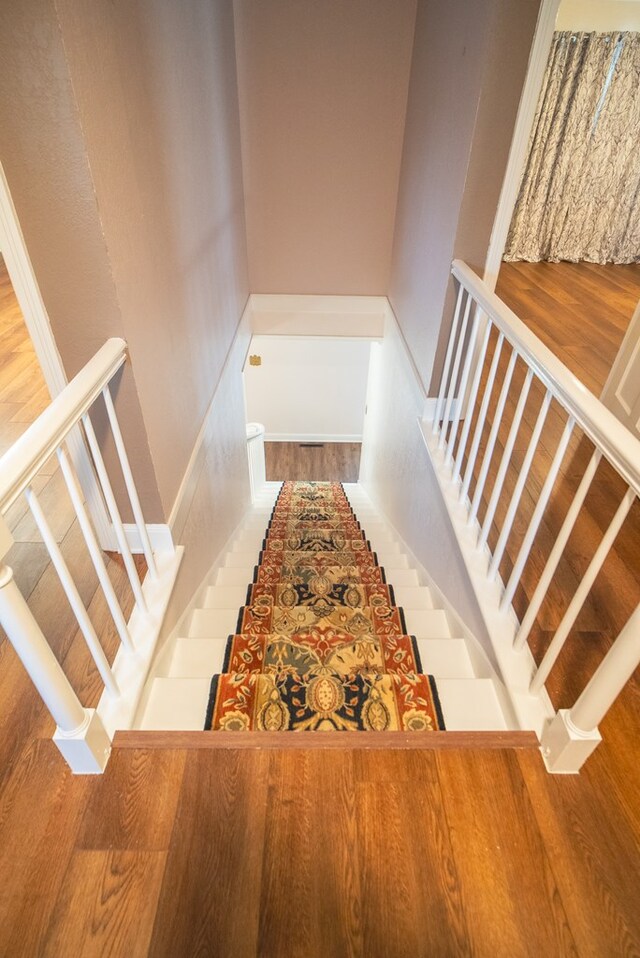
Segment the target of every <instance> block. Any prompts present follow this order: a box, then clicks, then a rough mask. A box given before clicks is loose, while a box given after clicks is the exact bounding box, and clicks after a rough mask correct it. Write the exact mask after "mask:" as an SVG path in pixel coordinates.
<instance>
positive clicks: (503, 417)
mask: <svg viewBox="0 0 640 958" xmlns="http://www.w3.org/2000/svg"><path fill="white" fill-rule="evenodd" d="M452 273H453V276H454V277H455V279H456V280H457V282H458V293H457V299H456V308H455V314H454V319H453V324H452V329H451V334H450V339H449V342H448V344H447V350H446V358H445V365H444V370H443V374H442V379H441V386H440V390H439V395H438V400H437V403H436V412H435V416H434V420H433V422H432V423H430V424H424V429H425V430H427V431H425V439H426V441H427V447H428V449H429V451H430V454H431V456H432V459H433V463H434V466H435V468H436V471H437V473H438V476H439V478H440V482H441V487H442V490H443V494H444V499H445V502H446V504H447V508H448V509H449V511H450V516H451V519H452V522H453V525H454V529H455V530H456V535H457V537H458V542H459V543H460V548H461V551H462V554H463V557H464V558H465V561H466V562H467V567H468V569H469V576H470V579H471V581H472V583H473V586H474V589H475V592H476V596H477V598H478V601H479V604H480V607H481V609H482V611H483V613H484V619H485V622H486V623H487V628H488V631H489V633H490V634H491V638H492V641H493V646H494V651H495V652H496V657H497V660H498V664H499V666H500V669H501V672H502V676H503V678H504V680H505V684H506V687H507V689H508V690H509V692H510V695H511V699H512V704H513V705H514V710H515V712H516V714H518V715H519V716H520V717H523V716H526V715H529V716H533V717H534V718H533V719H532V724H531V725H526V719H524V722H525V724H523V727H535V728H536V730H537V731H538V732H539V734H540V736H541V741H542V752H543V755H544V758H545V762H546V763H547V767H548V768H549V769H550V770H551V771H554V772H576V771H578V769H579V768H580V765H581V764H582V763H583V762H584V761H585V759H586V758H587V757H588V755H589V754H590V753H591V752H592V751H593V749H594V748H595V746H596V745H597V743H598V742H599V741H600V735H599V732H598V729H597V725H598V723H599V722H600V720H601V719H602V718H603V716H604V715H605V714H606V711H607V710H608V708H609V707H610V706H611V704H612V702H613V701H614V699H615V697H616V695H617V694H618V693H619V692H620V690H621V689H622V688H623V686H624V684H625V683H626V682H627V681H628V680H629V678H630V677H631V674H632V673H633V671H634V669H635V668H636V667H637V666H638V665H639V664H640V606H639V607H638V609H637V610H636V612H635V613H634V614H633V615H632V616H631V618H630V620H629V622H628V623H627V625H626V626H625V628H624V629H623V631H622V633H621V634H620V635H619V636H618V638H617V639H616V641H615V642H614V643H613V646H612V648H611V650H610V651H609V652H608V654H607V655H606V657H605V658H604V660H603V662H602V663H601V665H600V667H599V668H598V669H597V670H596V672H595V673H594V675H593V676H592V678H591V680H590V681H589V683H588V685H587V687H586V688H585V690H584V692H583V693H582V695H581V696H580V697H579V699H578V701H577V702H576V703H575V705H574V706H573V708H572V709H560V711H559V712H558V713H557V714H555V712H554V710H553V709H552V707H551V703H550V700H549V698H548V696H547V695H546V692H545V688H544V684H545V682H546V681H547V679H548V677H549V675H550V673H551V671H552V669H553V667H554V664H555V663H556V661H557V658H558V655H559V653H560V651H561V649H562V648H563V646H564V644H565V642H567V641H570V635H571V630H572V628H573V626H574V624H575V621H576V619H577V616H578V614H579V612H580V609H581V608H582V606H583V605H584V602H585V601H586V599H587V597H588V595H589V593H590V591H591V589H592V587H593V585H594V583H595V580H596V578H597V576H598V573H599V572H600V570H601V568H602V566H603V564H604V562H605V560H606V557H607V555H608V553H609V551H610V549H611V547H612V545H613V543H614V541H615V539H616V536H617V535H618V533H619V532H620V530H621V528H622V527H623V525H624V523H625V520H626V519H627V517H628V515H629V511H630V509H631V507H632V505H633V503H634V502H635V500H636V497H637V496H638V495H640V441H638V439H637V438H636V437H635V436H633V435H632V434H631V433H630V432H629V431H628V430H627V429H626V428H625V427H624V426H623V425H622V424H621V423H620V422H619V421H618V420H617V419H616V418H615V417H614V416H613V415H612V414H611V413H610V411H609V410H608V409H606V408H605V406H604V405H603V404H602V403H601V402H600V400H599V399H597V398H596V397H595V396H594V395H593V394H592V393H590V392H589V391H588V390H587V388H586V387H585V386H584V384H583V383H581V382H580V381H579V380H578V379H577V378H576V377H575V376H574V375H573V374H572V373H571V372H570V371H569V370H568V369H567V368H566V367H565V366H564V365H563V363H562V362H561V361H560V360H559V359H558V357H557V356H555V355H554V354H553V353H552V352H551V351H550V350H549V349H548V348H547V347H546V346H545V345H544V344H543V343H542V342H541V341H540V340H539V339H538V337H537V336H535V335H534V334H533V333H532V332H531V330H530V329H528V328H527V327H526V326H525V325H524V323H523V322H522V321H521V320H520V319H519V318H518V317H517V316H516V315H515V313H513V312H512V310H510V309H509V308H508V307H507V306H506V305H505V304H504V303H502V302H501V300H500V299H498V297H497V296H496V295H495V294H494V293H493V292H492V291H491V290H489V288H488V287H486V286H485V285H484V283H483V282H482V281H481V280H480V279H479V278H478V276H477V275H476V274H475V273H474V272H473V271H472V270H470V269H469V268H468V267H467V266H466V265H465V264H464V263H462V262H460V261H459V260H456V261H455V262H454V263H453V266H452ZM463 306H464V308H463ZM472 313H473V315H474V323H473V326H472V329H471V332H470V333H469V332H468V320H469V316H470V315H471V314H472ZM492 334H493V336H492ZM492 341H493V342H494V343H495V345H494V347H493V353H492V355H491V357H490V359H489V343H490V342H492ZM505 344H507V346H508V348H509V349H510V353H509V355H508V358H507V357H505V356H504V355H503V352H504V350H503V347H504V345H505ZM501 360H502V366H501ZM516 364H523V365H524V366H525V369H526V372H525V377H524V381H523V385H522V386H521V388H520V391H519V393H515V391H514V382H513V376H514V371H515V369H516ZM500 369H504V373H503V374H502V376H503V378H502V382H501V384H500V386H499V391H498V396H497V398H495V397H494V391H495V389H496V383H497V380H498V377H499V371H500ZM483 381H484V386H482V383H483ZM534 384H535V385H536V386H537V387H538V388H537V390H535V389H534V388H533V386H534ZM481 387H482V398H481V401H480V407H479V409H477V406H476V404H477V402H478V397H479V395H480V393H481ZM540 387H541V388H540ZM541 389H542V399H541V401H540V404H539V407H538V408H537V411H535V412H534V411H533V410H531V409H530V408H529V407H530V405H531V404H532V403H533V398H532V397H533V396H534V395H540V393H541ZM552 406H554V407H555V413H557V414H558V415H559V417H560V421H563V422H564V426H563V431H562V434H561V436H560V438H559V440H557V439H556V441H555V443H554V442H553V440H551V446H550V440H549V438H548V437H547V439H545V440H544V445H545V455H548V454H550V455H551V463H550V465H548V466H546V467H545V475H544V481H543V483H542V487H541V489H540V491H539V493H538V495H537V501H535V504H534V508H533V512H532V514H531V516H530V518H529V519H528V522H527V523H526V526H524V527H523V524H522V521H520V522H519V523H517V526H518V528H519V529H524V531H523V533H522V541H521V543H520V545H519V548H517V549H515V561H514V563H513V567H512V568H511V571H510V575H509V577H508V580H507V582H506V583H503V582H502V580H501V578H500V568H501V563H502V561H503V559H504V556H505V550H506V549H507V546H508V544H509V541H510V537H511V536H512V535H513V532H514V528H515V527H516V519H518V517H520V519H521V520H522V516H521V512H522V509H523V493H524V490H525V488H526V486H527V480H528V479H529V478H530V476H531V473H532V467H533V465H534V462H535V461H536V457H537V456H539V455H541V454H542V451H541V442H542V437H543V432H544V430H545V426H546V424H547V423H548V422H549V412H550V410H551V408H552ZM452 410H456V413H455V417H454V420H453V424H452V425H451V426H450V418H451V412H452ZM507 410H509V413H508V414H507ZM558 415H556V416H555V421H556V422H557V421H558ZM461 420H463V426H462V431H461V432H460V437H459V438H458V433H459V431H460V430H459V426H460V422H461ZM472 420H473V421H475V429H474V432H473V438H472V441H471V445H470V447H469V448H467V445H468V441H469V438H470V436H471V428H472ZM507 420H508V421H507ZM529 421H531V422H533V427H532V429H531V434H530V436H529V438H528V440H527V443H526V449H525V453H524V458H523V460H522V463H521V464H519V463H517V462H516V461H514V451H515V449H516V448H522V444H517V440H518V438H519V436H520V435H521V432H522V429H523V423H525V422H529ZM429 430H430V435H429ZM503 434H504V435H506V438H505V439H504V440H501V439H500V438H499V437H501V436H502V435H503ZM579 434H582V436H583V437H586V438H587V440H589V441H590V442H591V443H592V444H593V447H594V451H593V454H592V456H591V459H590V461H589V464H588V465H587V467H586V469H585V471H584V473H583V475H582V477H581V480H580V483H579V485H578V488H577V489H576V491H575V492H574V493H573V494H572V499H571V502H570V504H569V507H568V509H567V512H566V515H565V518H564V520H563V522H562V523H561V527H560V531H559V533H558V534H557V537H556V540H555V542H554V544H553V545H552V547H551V550H550V553H549V555H548V558H547V559H546V564H545V566H544V569H543V571H542V574H541V575H540V578H539V581H538V583H537V586H536V588H535V591H534V593H533V596H532V599H531V601H530V603H529V605H528V607H527V609H526V611H525V614H524V616H523V619H522V624H521V625H520V624H519V623H518V621H517V617H516V614H515V611H514V609H513V607H512V604H511V603H512V600H513V597H514V595H515V593H516V590H517V589H518V586H519V585H520V583H521V581H522V577H523V574H524V572H525V568H526V567H527V565H528V561H529V558H530V555H531V551H532V549H533V546H534V543H535V541H536V537H537V535H538V532H539V530H540V527H541V525H542V522H543V521H544V520H545V516H546V515H547V512H548V509H549V507H550V503H551V502H552V501H553V493H554V488H555V486H556V483H557V482H558V480H559V475H560V472H561V469H562V465H563V462H564V460H565V457H566V456H567V453H568V450H569V448H570V444H571V440H572V437H574V436H576V435H579ZM481 448H482V449H483V450H484V452H483V456H482V461H481V463H480V465H479V468H478V469H477V471H476V467H477V463H478V454H479V452H480V450H481ZM497 451H499V457H498V456H497ZM465 457H466V462H465ZM602 459H606V460H607V461H608V462H609V463H610V464H611V465H612V466H613V468H614V469H615V470H616V472H617V473H618V474H619V476H620V477H621V478H622V480H623V481H624V483H625V484H626V487H627V491H626V493H625V495H624V497H623V499H622V501H621V502H620V505H619V507H618V510H617V512H616V514H615V516H614V517H613V519H612V520H611V523H610V525H609V527H608V529H607V530H606V531H605V533H604V535H603V537H602V540H601V542H600V543H599V545H598V546H597V548H596V549H595V552H594V555H593V557H592V558H591V561H590V562H589V564H588V567H587V569H586V571H585V572H584V574H583V575H582V577H581V579H580V582H579V584H578V586H577V588H576V590H575V592H574V594H573V595H570V596H567V597H566V599H567V606H566V611H565V613H564V615H563V617H562V621H561V623H560V625H559V626H558V628H557V629H556V631H555V634H554V636H553V638H552V639H551V642H550V644H549V646H548V648H547V650H546V652H545V654H544V656H543V658H542V661H541V663H540V666H539V667H538V668H536V666H535V663H534V660H533V657H532V655H531V653H530V652H529V651H528V647H527V640H528V638H529V635H530V633H531V629H532V627H533V626H534V624H535V622H536V618H537V616H538V614H539V612H540V609H541V607H542V603H543V602H544V599H545V597H546V596H547V593H548V590H549V588H550V586H551V583H552V581H553V578H554V576H555V573H556V570H557V568H558V565H559V563H560V561H561V559H562V556H563V555H564V553H565V550H566V547H567V543H568V541H569V537H570V535H571V533H572V531H573V529H574V527H575V525H576V522H577V520H578V517H579V515H580V513H581V510H582V508H583V506H584V503H585V500H586V497H587V495H588V493H589V490H590V488H591V486H592V483H593V481H594V478H595V476H596V472H597V470H598V467H599V464H600V462H601V460H602ZM545 462H546V460H545ZM492 467H493V468H492ZM509 470H511V471H512V475H514V479H513V483H512V485H513V490H512V492H511V495H510V498H509V499H508V503H507V507H506V512H505V514H504V517H502V512H501V510H500V509H499V504H500V501H501V498H502V496H503V494H504V491H505V485H506V482H505V480H506V478H507V475H508V474H509ZM490 476H493V477H494V478H493V479H492V481H491V488H489V485H490V482H489V477H490ZM471 490H473V494H472V498H471V499H470V498H469V497H470V496H471ZM483 502H486V508H485V511H484V514H483V516H482V525H481V526H480V524H479V519H478V516H479V513H480V511H481V508H482V503H483ZM492 529H495V530H496V532H497V539H496V545H495V549H494V552H493V554H491V551H490V549H489V540H490V534H491V531H492ZM554 715H555V717H553V716H554Z"/></svg>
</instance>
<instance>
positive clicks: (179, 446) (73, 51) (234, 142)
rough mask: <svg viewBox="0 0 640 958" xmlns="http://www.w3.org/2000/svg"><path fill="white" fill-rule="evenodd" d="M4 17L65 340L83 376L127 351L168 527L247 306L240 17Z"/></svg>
mask: <svg viewBox="0 0 640 958" xmlns="http://www.w3.org/2000/svg"><path fill="white" fill-rule="evenodd" d="M0 18H1V22H0V45H1V46H0V49H1V51H2V62H3V72H4V71H5V70H6V71H7V72H6V76H4V77H3V85H2V91H1V93H0V137H1V138H2V139H1V141H0V142H1V143H2V160H3V163H4V164H5V168H6V173H7V178H8V181H9V186H10V189H11V191H12V195H13V197H14V201H15V204H16V207H17V211H18V215H19V218H20V220H21V223H22V225H23V229H24V232H25V236H26V240H27V245H28V248H29V251H30V253H31V256H32V259H33V262H34V268H35V272H36V275H37V278H38V280H39V283H40V286H41V288H42V293H43V297H44V300H45V305H46V307H47V309H48V311H49V314H50V317H51V322H52V327H53V330H54V334H55V337H56V341H57V343H58V346H59V349H60V352H61V355H62V358H63V361H64V363H65V367H66V368H67V371H68V372H69V373H70V374H72V373H73V372H75V371H76V369H77V368H78V367H79V366H80V365H81V364H82V363H83V362H85V361H86V360H87V359H88V358H89V356H90V355H91V354H92V353H93V352H94V351H95V350H96V349H97V348H98V346H100V345H101V343H102V342H103V341H104V339H105V338H106V337H107V336H109V335H121V336H124V338H125V339H126V340H127V342H128V343H129V348H130V355H131V359H132V370H131V368H130V369H129V370H128V371H127V373H126V375H125V377H124V381H123V383H122V386H121V392H122V393H123V395H120V396H119V397H118V398H119V403H118V406H119V410H120V412H121V415H122V417H123V424H124V427H125V433H126V437H127V438H128V440H129V444H130V447H131V449H132V453H133V455H132V458H133V460H134V463H133V465H134V471H135V473H136V476H137V478H138V479H139V480H140V479H142V484H143V497H142V498H143V504H144V505H145V507H146V511H147V514H148V515H149V517H150V518H151V519H155V520H156V521H162V520H163V519H166V518H167V516H168V515H169V512H170V510H171V508H172V506H173V504H174V500H175V497H176V494H177V493H178V489H179V486H180V482H181V480H182V478H183V476H184V473H185V470H186V468H187V465H188V462H189V457H190V455H191V453H192V450H193V447H194V443H195V441H196V437H197V435H198V432H199V429H200V427H201V425H202V422H203V418H204V416H205V412H206V410H207V408H208V405H209V403H210V401H211V398H212V396H213V393H214V389H215V386H216V384H217V382H218V380H219V377H220V374H221V371H222V367H223V363H224V361H225V357H226V356H227V353H228V350H229V348H230V345H231V342H232V340H233V336H234V333H235V331H236V328H237V326H238V323H239V320H240V316H241V314H242V310H243V307H244V305H245V302H246V300H247V296H248V279H247V264H246V236H245V229H244V212H243V195H242V173H241V160H240V132H239V117H238V101H237V85H236V71H235V45H234V27H233V10H232V5H231V3H230V2H227V0H211V2H207V3H202V2H200V0H185V2H181V3H180V4H177V3H175V2H174V0H137V2H136V3H130V2H127V0H115V2H110V0H93V2H92V3H77V2H74V0H58V2H56V3H54V2H53V0H24V2H22V0H21V2H20V3H19V4H13V3H9V2H3V3H2V4H1V5H0ZM237 374H238V380H239V381H240V369H238V371H237ZM134 377H135V380H134ZM136 394H137V395H136ZM141 412H142V415H141ZM143 419H144V422H143ZM236 425H238V424H236ZM145 432H146V435H145ZM147 437H148V438H147ZM236 443H237V445H238V449H239V450H242V451H244V443H245V439H244V431H243V429H242V424H240V425H239V426H238V428H237V435H236ZM149 450H150V454H151V458H150V457H149ZM233 481H234V477H232V476H230V477H229V478H228V482H229V483H232V482H233ZM219 494H220V497H221V500H224V496H225V490H224V489H221V490H219Z"/></svg>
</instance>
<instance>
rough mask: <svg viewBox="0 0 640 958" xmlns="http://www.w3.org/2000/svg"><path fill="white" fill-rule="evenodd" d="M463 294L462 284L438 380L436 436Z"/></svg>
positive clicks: (434, 417) (435, 420)
mask: <svg viewBox="0 0 640 958" xmlns="http://www.w3.org/2000/svg"><path fill="white" fill-rule="evenodd" d="M463 294H464V286H463V285H462V283H461V284H460V286H459V287H458V297H457V299H456V308H455V312H454V314H453V322H452V324H451V332H450V333H449V342H448V343H447V353H446V356H445V358H444V367H443V369H442V378H441V380H440V392H439V393H438V399H437V402H436V409H435V412H434V414H433V432H434V433H435V434H436V435H437V433H438V429H439V428H440V427H439V425H438V423H439V420H440V413H441V411H442V404H443V402H444V396H445V392H446V389H447V380H448V378H449V366H450V365H451V356H452V355H453V346H454V343H455V338H456V332H457V329H458V321H459V319H460V308H461V306H462V296H463Z"/></svg>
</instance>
